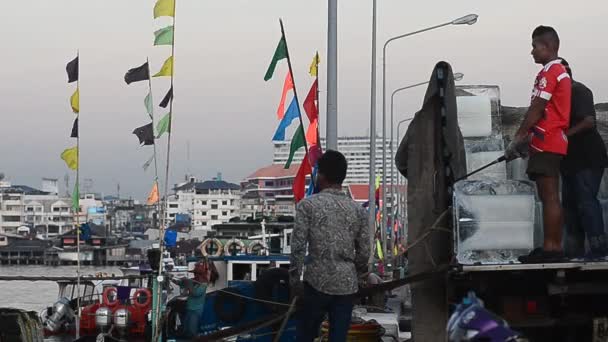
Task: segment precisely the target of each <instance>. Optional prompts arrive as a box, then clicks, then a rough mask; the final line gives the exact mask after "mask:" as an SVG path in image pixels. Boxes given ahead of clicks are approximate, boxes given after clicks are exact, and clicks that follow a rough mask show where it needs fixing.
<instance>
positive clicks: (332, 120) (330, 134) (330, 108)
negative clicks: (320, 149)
mask: <svg viewBox="0 0 608 342" xmlns="http://www.w3.org/2000/svg"><path fill="white" fill-rule="evenodd" d="M327 11H328V13H327V127H326V144H327V145H326V149H331V150H338V0H329V1H328V6H327Z"/></svg>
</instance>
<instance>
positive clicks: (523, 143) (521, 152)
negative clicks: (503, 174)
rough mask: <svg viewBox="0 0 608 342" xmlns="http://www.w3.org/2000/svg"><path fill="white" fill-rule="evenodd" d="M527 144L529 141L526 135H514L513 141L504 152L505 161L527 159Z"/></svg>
mask: <svg viewBox="0 0 608 342" xmlns="http://www.w3.org/2000/svg"><path fill="white" fill-rule="evenodd" d="M529 143H530V139H529V136H528V135H527V134H517V135H515V136H514V137H513V141H511V143H510V144H509V146H507V149H506V150H505V158H507V161H511V160H514V159H517V158H525V157H527V156H528V145H529Z"/></svg>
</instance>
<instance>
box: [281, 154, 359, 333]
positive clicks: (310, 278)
mask: <svg viewBox="0 0 608 342" xmlns="http://www.w3.org/2000/svg"><path fill="white" fill-rule="evenodd" d="M346 169H347V162H346V158H344V156H343V155H342V154H341V153H340V152H337V151H331V150H328V151H327V152H325V154H323V156H321V158H320V159H319V162H318V174H317V179H316V183H317V186H318V189H320V192H319V193H318V194H315V195H313V196H310V197H308V198H306V199H304V200H302V201H301V202H300V203H299V204H298V206H297V209H296V219H295V220H296V222H295V227H294V230H293V234H292V240H291V258H290V263H291V268H290V282H291V285H292V289H294V290H296V289H301V290H300V291H297V292H299V293H298V294H299V295H300V296H301V298H300V299H299V300H298V303H299V310H298V324H297V328H296V329H297V332H296V334H297V341H298V342H311V341H313V340H314V338H316V337H317V335H318V332H319V327H320V325H321V323H322V322H323V319H324V318H325V315H326V314H328V315H329V326H330V328H329V340H330V341H332V342H333V341H335V342H341V341H346V336H347V333H348V329H349V327H350V320H351V314H352V309H353V294H355V293H356V292H357V291H358V283H359V278H360V277H362V276H364V275H365V274H366V273H367V271H368V267H367V264H368V260H369V258H370V252H371V243H370V233H369V230H368V227H367V212H366V211H365V209H363V207H362V206H360V205H358V204H357V203H356V202H355V201H353V200H352V199H351V198H349V197H348V196H346V194H344V193H343V191H342V182H343V181H344V178H345V177H346ZM307 248H308V256H307V257H306V250H307ZM305 257H306V265H305V266H306V267H305V271H304V283H303V284H301V283H300V277H301V275H302V269H303V268H304V263H305V262H304V260H305Z"/></svg>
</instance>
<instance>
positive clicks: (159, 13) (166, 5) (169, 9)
mask: <svg viewBox="0 0 608 342" xmlns="http://www.w3.org/2000/svg"><path fill="white" fill-rule="evenodd" d="M174 16H175V0H158V1H157V2H156V5H154V18H158V17H174Z"/></svg>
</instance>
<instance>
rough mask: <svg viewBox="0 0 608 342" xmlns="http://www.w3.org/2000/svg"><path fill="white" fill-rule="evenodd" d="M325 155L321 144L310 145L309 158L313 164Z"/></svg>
mask: <svg viewBox="0 0 608 342" xmlns="http://www.w3.org/2000/svg"><path fill="white" fill-rule="evenodd" d="M322 155H323V150H322V149H321V145H320V144H318V143H315V144H309V145H308V158H309V159H310V164H311V165H315V166H316V165H317V161H318V160H319V158H321V156H322Z"/></svg>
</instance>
